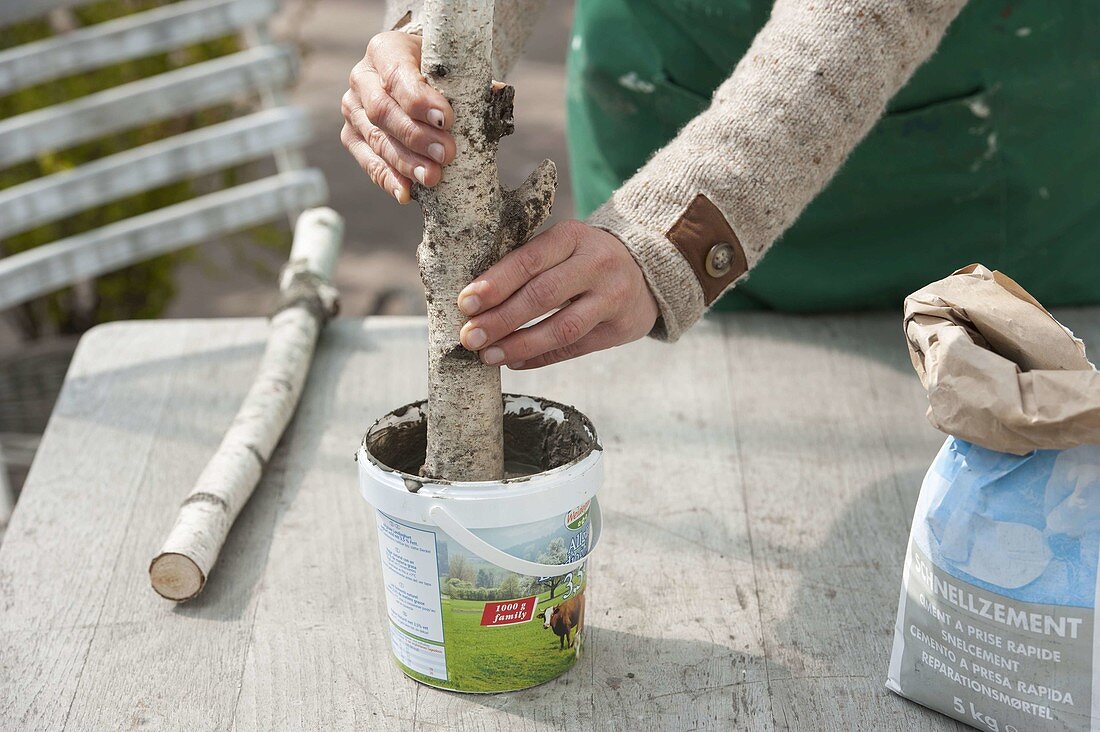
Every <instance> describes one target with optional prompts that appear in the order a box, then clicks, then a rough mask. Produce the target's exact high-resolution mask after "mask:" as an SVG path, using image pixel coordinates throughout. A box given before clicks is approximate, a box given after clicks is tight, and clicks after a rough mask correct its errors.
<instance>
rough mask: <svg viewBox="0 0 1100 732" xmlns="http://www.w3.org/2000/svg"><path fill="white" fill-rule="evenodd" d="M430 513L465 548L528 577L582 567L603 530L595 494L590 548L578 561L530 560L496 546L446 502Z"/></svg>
mask: <svg viewBox="0 0 1100 732" xmlns="http://www.w3.org/2000/svg"><path fill="white" fill-rule="evenodd" d="M428 517H429V518H431V520H432V521H433V522H434V523H435V525H436V526H438V527H439V528H441V529H443V530H444V531H446V532H447V535H448V536H450V537H451V538H452V539H454V540H455V541H457V542H458V543H459V544H461V545H462V547H463V548H464V549H466V551H469V552H471V553H473V554H476V555H477V556H479V557H481V558H482V559H484V560H485V561H487V562H491V563H493V564H495V565H496V566H498V567H500V568H502V569H507V570H508V571H510V572H515V573H516V574H522V575H525V576H528V577H560V576H561V575H563V574H569V573H570V572H572V571H573V570H575V569H577V568H579V567H580V566H581V565H582V564H584V563H585V562H586V561H587V560H588V558H589V557H590V556H592V552H593V551H595V549H596V545H597V544H599V543H600V534H601V533H602V528H603V516H602V515H601V513H600V504H599V503H598V502H597V501H596V499H595V498H593V499H592V505H591V507H590V508H589V513H588V517H589V518H588V520H589V521H591V522H592V529H591V531H592V533H591V538H590V540H589V542H588V552H587V553H586V554H585V555H584V556H583V557H581V558H580V559H578V560H576V561H575V562H569V563H568V564H539V563H538V562H529V561H527V560H526V559H520V558H519V557H517V556H513V555H511V554H509V553H508V552H506V551H502V550H500V549H497V548H496V547H495V546H493V545H492V544H490V543H488V542H487V541H485V540H484V539H482V538H480V537H479V536H478V535H477V534H475V533H474V532H472V531H470V530H469V529H467V528H466V527H465V526H463V525H462V524H460V523H459V522H458V521H457V520H455V517H454V516H452V515H451V514H450V513H448V512H447V509H445V508H444V507H443V506H440V505H438V504H436V505H434V506H432V507H431V508H430V509H429V510H428Z"/></svg>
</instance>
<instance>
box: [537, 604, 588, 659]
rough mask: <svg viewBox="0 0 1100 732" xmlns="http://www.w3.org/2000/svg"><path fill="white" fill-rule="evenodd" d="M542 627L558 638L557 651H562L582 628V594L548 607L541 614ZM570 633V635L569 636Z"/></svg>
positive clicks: (574, 639)
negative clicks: (552, 632)
mask: <svg viewBox="0 0 1100 732" xmlns="http://www.w3.org/2000/svg"><path fill="white" fill-rule="evenodd" d="M542 627H544V628H549V629H551V630H553V631H554V633H555V634H556V635H557V636H558V650H559V651H564V650H565V648H566V644H567V643H568V646H569V648H572V647H573V643H574V642H575V641H576V639H577V633H580V632H581V628H582V627H584V592H583V591H582V592H579V593H577V594H576V595H574V596H573V597H571V598H569V599H568V600H566V601H565V602H562V603H559V604H558V605H556V606H554V607H548V608H546V610H545V611H544V612H543V624H542ZM570 631H572V635H570Z"/></svg>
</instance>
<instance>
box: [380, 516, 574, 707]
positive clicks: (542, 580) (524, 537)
mask: <svg viewBox="0 0 1100 732" xmlns="http://www.w3.org/2000/svg"><path fill="white" fill-rule="evenodd" d="M588 509H589V503H585V504H583V505H581V506H577V507H574V508H572V509H570V510H569V511H568V512H563V513H562V514H560V515H556V516H553V517H551V518H548V519H545V520H542V521H536V522H531V523H525V524H517V525H515V526H503V527H498V528H488V529H473V532H474V533H475V534H477V536H478V537H479V538H481V539H483V540H484V541H486V542H488V543H489V544H492V545H493V546H495V547H497V548H498V549H502V550H504V551H506V552H508V553H509V554H512V555H513V556H516V557H519V558H521V559H526V560H528V561H532V562H538V563H540V564H567V563H570V562H573V561H575V560H577V559H580V558H581V557H583V556H585V555H586V554H587V553H588V545H589V541H590V539H591V528H592V527H591V521H589V516H588ZM377 521H378V544H379V553H380V556H381V560H382V562H381V564H382V577H383V581H384V586H385V590H386V605H387V609H388V614H389V623H390V629H389V631H390V641H391V646H392V648H393V655H394V658H395V660H396V661H397V663H398V664H399V666H400V667H401V668H402V670H403V671H404V672H405V673H406V674H407V675H409V676H411V677H413V678H414V679H417V680H418V681H422V682H424V683H426V684H430V685H432V686H438V687H441V688H444V689H454V690H458V691H474V692H496V691H510V690H514V689H522V688H526V687H529V686H533V685H535V684H539V683H542V682H544V681H549V680H550V679H552V678H554V677H555V676H558V675H560V674H561V673H563V672H564V671H566V670H568V669H569V668H570V667H571V666H572V665H573V664H574V663H575V662H576V659H577V654H578V652H579V651H580V649H581V641H582V636H583V630H584V609H585V602H586V598H585V589H586V587H587V571H586V570H587V564H585V565H582V566H581V567H580V568H579V569H576V570H574V571H572V572H566V573H563V574H561V575H557V576H550V577H528V576H524V575H519V574H515V573H513V572H510V571H508V570H505V569H503V568H501V567H498V566H496V565H494V564H493V563H492V562H489V561H487V560H485V559H483V558H481V557H479V556H478V555H476V554H474V553H471V552H470V551H468V550H466V549H465V548H464V547H463V546H462V545H460V544H459V543H458V542H456V541H455V540H454V539H452V538H451V537H449V536H448V535H447V534H446V532H445V531H443V530H442V529H439V528H438V527H433V526H424V525H420V524H413V523H409V522H406V521H402V520H400V519H397V518H395V517H392V516H389V515H386V514H383V513H381V512H377Z"/></svg>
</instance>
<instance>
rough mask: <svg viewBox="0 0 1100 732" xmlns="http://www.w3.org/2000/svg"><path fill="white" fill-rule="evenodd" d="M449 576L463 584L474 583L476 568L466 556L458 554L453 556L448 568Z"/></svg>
mask: <svg viewBox="0 0 1100 732" xmlns="http://www.w3.org/2000/svg"><path fill="white" fill-rule="evenodd" d="M447 575H448V576H449V577H451V578H453V579H457V580H461V581H463V582H473V581H474V577H475V575H474V566H473V565H472V564H470V560H468V559H467V558H466V557H465V556H463V555H462V554H459V553H457V552H456V553H455V554H453V555H452V556H451V561H450V566H449V567H448V568H447Z"/></svg>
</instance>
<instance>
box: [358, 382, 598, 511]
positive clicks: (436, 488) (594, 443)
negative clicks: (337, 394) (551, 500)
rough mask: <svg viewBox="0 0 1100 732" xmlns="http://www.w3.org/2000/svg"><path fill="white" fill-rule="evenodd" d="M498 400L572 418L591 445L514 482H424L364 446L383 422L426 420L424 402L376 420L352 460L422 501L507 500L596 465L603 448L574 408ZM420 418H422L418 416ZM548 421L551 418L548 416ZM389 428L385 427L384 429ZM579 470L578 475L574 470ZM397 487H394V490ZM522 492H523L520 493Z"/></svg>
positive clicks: (513, 397) (531, 399)
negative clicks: (504, 495)
mask: <svg viewBox="0 0 1100 732" xmlns="http://www.w3.org/2000/svg"><path fill="white" fill-rule="evenodd" d="M501 397H502V398H503V399H504V401H505V410H506V411H507V409H508V407H509V402H512V403H515V404H518V405H520V406H529V405H530V404H531V403H535V404H537V405H538V406H539V407H540V408H541V409H542V410H543V411H544V412H545V411H546V410H547V409H557V410H559V411H560V412H562V414H563V417H562V419H563V420H564V419H565V416H566V415H569V416H575V417H576V418H578V419H579V420H580V421H581V425H582V426H583V427H584V429H585V432H586V433H587V434H588V437H589V439H590V442H591V444H589V446H588V447H587V448H586V449H585V450H584V451H583V452H581V453H580V454H579V455H577V456H576V457H574V458H572V459H571V460H569V461H568V462H565V463H562V464H561V465H558V466H556V467H553V468H550V469H549V470H541V471H539V472H537V473H532V474H530V475H521V476H517V477H514V478H504V479H501V480H447V479H445V478H426V477H424V476H421V475H413V474H412V473H407V472H405V471H403V470H398V469H397V468H394V467H391V466H389V465H386V464H385V463H383V462H382V461H381V460H379V459H378V458H377V457H375V455H374V454H372V453H371V451H370V449H369V448H368V446H367V440H368V439H369V438H370V436H371V435H372V434H373V433H374V431H375V430H376V429H378V427H379V426H380V425H381V424H382V423H383V421H384V420H387V419H389V418H396V419H398V420H400V419H403V418H405V415H411V416H410V417H408V418H407V421H418V420H419V419H426V414H425V410H424V407H425V405H426V404H427V402H428V400H427V399H419V400H417V401H414V402H409V403H408V404H405V405H402V406H400V407H397V408H395V409H392V410H390V411H389V412H387V413H386V414H383V415H382V416H381V417H379V418H378V419H376V420H375V421H374V422H373V423H372V424H371V426H370V427H369V428H368V429H367V431H366V432H365V433H364V434H363V439H362V440H361V441H360V443H359V450H358V452H357V454H356V460H357V461H359V462H362V458H366V460H367V462H368V463H369V464H370V465H371V466H372V467H373V468H374V469H375V470H377V471H378V472H380V473H384V474H389V475H392V476H394V477H395V478H397V479H398V480H399V481H400V482H401V483H402V484H403V486H404V489H405V490H407V491H408V492H409V493H412V494H416V495H419V496H424V497H429V496H430V497H436V498H452V499H455V498H486V497H493V496H498V495H499V494H500V493H502V492H505V491H506V492H507V493H508V495H509V496H517V497H518V495H521V494H523V493H528V492H530V491H537V490H541V489H542V488H544V487H546V486H545V485H544V484H547V483H556V482H557V479H558V478H559V476H561V475H562V474H563V473H566V472H574V473H578V472H579V473H584V472H587V470H588V468H589V467H591V464H592V463H594V462H597V461H598V460H599V458H600V457H602V453H603V445H602V444H601V443H600V439H599V435H598V434H597V433H596V428H595V426H594V425H593V424H592V420H590V419H589V418H588V416H587V415H586V414H585V413H584V412H582V411H581V410H579V409H577V408H576V407H573V406H570V405H568V404H562V403H561V402H558V401H555V400H553V399H546V398H544V397H537V396H530V395H527V394H512V393H508V392H505V393H502V394H501ZM420 415H424V416H420ZM550 418H551V419H553V418H554V417H553V416H551V417H550ZM387 426H389V425H387ZM581 466H583V467H582V468H581V469H580V470H579V471H578V470H577V468H578V467H581ZM364 467H366V466H364ZM394 487H395V488H396V487H397V486H396V485H395V486H394ZM524 489H526V490H524Z"/></svg>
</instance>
